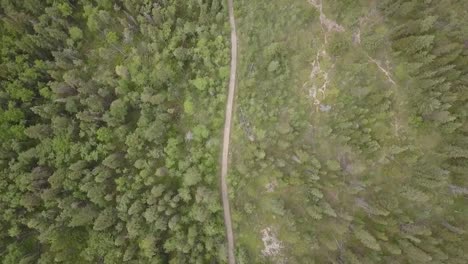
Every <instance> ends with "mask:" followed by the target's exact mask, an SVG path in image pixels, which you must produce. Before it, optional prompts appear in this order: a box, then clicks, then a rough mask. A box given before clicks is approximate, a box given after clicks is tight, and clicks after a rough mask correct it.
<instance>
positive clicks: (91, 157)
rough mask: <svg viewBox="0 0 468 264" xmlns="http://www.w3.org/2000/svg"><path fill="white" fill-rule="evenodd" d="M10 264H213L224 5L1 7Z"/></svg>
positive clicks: (1, 185) (219, 246) (32, 1)
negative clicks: (55, 263) (211, 262)
mask: <svg viewBox="0 0 468 264" xmlns="http://www.w3.org/2000/svg"><path fill="white" fill-rule="evenodd" d="M0 14H1V23H0V32H1V33H0V36H1V41H0V42H1V58H0V61H1V62H0V64H1V66H0V67H1V68H0V87H1V90H0V106H1V110H0V126H1V129H0V140H1V145H0V148H1V149H0V169H1V171H2V172H1V175H0V177H1V179H0V193H1V195H0V212H1V213H0V230H1V232H0V236H1V237H0V252H1V253H0V259H1V261H2V263H11V264H17V263H47V264H49V263H54V262H59V263H122V262H126V263H127V262H128V263H169V262H170V263H208V262H210V261H212V260H216V259H223V258H224V257H223V256H224V253H223V252H224V247H223V245H224V244H223V243H224V228H223V222H222V217H221V212H222V211H221V207H220V203H219V194H218V189H217V186H218V185H217V179H218V177H217V173H218V164H217V160H218V152H219V138H220V128H221V125H222V122H223V120H222V118H223V112H222V109H223V107H224V100H225V84H226V82H227V76H228V73H229V68H228V66H227V65H228V62H229V59H228V55H229V49H228V48H227V47H228V38H227V37H226V32H228V31H227V29H228V24H226V21H227V18H226V17H227V12H226V11H225V7H224V3H222V2H221V1H211V0H209V1H195V0H194V1H186V0H163V1H132V0H126V1H107V0H104V1H102V0H99V1H91V0H90V1H87V0H86V1H39V0H25V1H9V0H3V1H1V11H0Z"/></svg>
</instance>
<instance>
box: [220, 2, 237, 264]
mask: <svg viewBox="0 0 468 264" xmlns="http://www.w3.org/2000/svg"><path fill="white" fill-rule="evenodd" d="M228 9H229V23H230V25H231V72H230V76H229V92H228V98H227V102H226V115H225V118H224V135H223V151H222V160H221V198H222V201H223V211H224V225H225V227H226V237H227V242H228V248H227V249H228V263H229V264H235V263H236V260H235V257H234V235H233V232H232V220H231V208H230V206H229V195H228V186H227V173H228V165H229V143H230V142H229V141H230V137H231V126H232V125H231V123H232V109H233V107H234V95H235V90H236V71H237V31H236V20H235V18H234V4H233V0H228Z"/></svg>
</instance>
